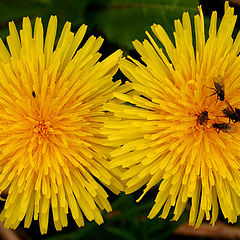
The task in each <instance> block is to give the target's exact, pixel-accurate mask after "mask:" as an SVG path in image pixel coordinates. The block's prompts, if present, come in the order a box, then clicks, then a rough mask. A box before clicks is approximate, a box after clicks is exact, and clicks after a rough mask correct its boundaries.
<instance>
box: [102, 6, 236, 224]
mask: <svg viewBox="0 0 240 240" xmlns="http://www.w3.org/2000/svg"><path fill="white" fill-rule="evenodd" d="M199 12H200V13H199V14H198V15H196V16H195V17H194V26H195V36H196V39H195V41H194V42H195V43H196V49H195V48H194V46H193V37H192V29H191V22H190V17H189V14H188V13H184V14H183V18H182V22H181V21H180V20H176V21H175V22H174V24H175V32H174V38H175V45H174V44H173V43H172V42H171V40H170V39H169V37H168V35H167V34H166V32H165V31H164V29H163V28H162V26H160V25H157V24H154V25H153V26H152V31H153V33H154V34H155V36H156V37H157V38H158V39H159V40H160V41H161V43H162V44H163V46H164V47H165V50H166V53H167V56H166V55H165V54H164V53H163V50H162V49H160V48H159V47H158V45H157V44H156V42H155V41H154V40H153V38H152V37H151V35H150V34H149V33H148V32H146V34H147V36H148V38H149V40H144V41H143V43H141V42H139V41H137V40H136V41H134V43H133V44H134V47H135V48H136V50H137V51H138V53H139V54H140V55H141V60H142V62H143V63H141V62H139V61H137V60H135V59H133V58H131V57H128V59H123V60H121V62H120V69H121V71H122V72H123V73H124V74H125V76H127V77H128V79H130V81H131V82H132V84H131V85H132V88H133V91H132V92H129V93H127V94H120V93H115V94H114V96H115V97H116V98H117V99H119V101H122V103H120V104H119V103H115V102H110V103H106V104H105V105H104V106H105V109H106V110H108V111H110V112H113V113H114V116H113V117H110V118H109V120H108V121H107V122H106V123H105V125H104V126H105V129H104V131H103V133H104V134H106V135H108V139H109V140H110V141H109V142H110V144H109V145H110V146H114V147H115V148H116V149H115V150H114V151H112V153H111V157H112V161H111V166H112V167H118V166H122V167H124V168H126V171H125V172H124V173H123V175H122V180H124V181H127V183H126V185H127V187H126V189H125V192H126V193H132V192H134V191H136V190H137V189H139V188H140V187H142V186H144V185H146V187H145V189H144V191H143V194H142V196H141V197H140V198H139V199H138V201H140V200H141V198H142V197H143V196H144V195H145V194H146V192H147V191H148V190H149V189H151V188H152V187H153V186H155V185H158V184H159V187H158V194H157V197H156V199H155V204H154V206H153V208H152V209H151V211H150V213H149V216H148V217H149V218H153V217H154V216H156V215H157V214H158V213H159V212H160V217H162V218H166V217H167V216H168V214H169V211H170V209H171V208H172V207H173V208H174V211H173V214H174V217H173V220H177V219H179V217H180V216H181V214H182V212H183V211H184V209H185V208H186V206H187V204H188V203H190V205H191V206H190V216H189V224H190V225H193V226H195V227H199V226H200V224H201V222H202V221H203V219H204V218H206V220H211V224H213V225H214V223H215V222H216V220H217V217H218V213H219V206H220V209H221V211H222V213H223V215H224V217H226V218H228V220H229V221H230V222H236V221H237V216H239V214H240V189H239V187H238V186H239V184H240V157H239V156H240V148H239V146H240V134H239V133H240V131H239V127H238V125H239V123H237V122H236V121H235V120H234V119H233V118H232V119H231V118H226V117H228V116H230V117H232V114H236V112H235V110H234V107H236V110H238V107H239V106H240V98H239V89H240V81H239V77H240V57H239V55H238V54H239V50H240V34H238V35H237V37H236V39H235V41H233V39H232V32H233V29H234V25H235V22H236V19H237V17H236V16H234V10H233V8H230V7H229V5H228V3H226V4H225V15H224V17H223V19H222V21H221V24H220V26H219V28H218V29H217V13H216V12H213V13H212V17H211V23H210V27H209V36H208V39H207V40H206V41H205V31H204V17H203V13H202V9H201V7H200V8H199ZM210 88H212V89H210ZM126 102H128V103H131V105H132V106H131V105H130V104H125V103H126ZM229 103H231V105H230V104H229ZM232 106H233V107H232ZM226 111H227V112H226ZM229 112H230V115H229ZM224 113H225V114H224ZM229 120H234V121H235V122H236V123H234V124H233V123H229ZM237 120H238V119H237ZM234 126H235V127H234ZM220 130H222V131H220ZM233 130H234V131H233Z"/></svg>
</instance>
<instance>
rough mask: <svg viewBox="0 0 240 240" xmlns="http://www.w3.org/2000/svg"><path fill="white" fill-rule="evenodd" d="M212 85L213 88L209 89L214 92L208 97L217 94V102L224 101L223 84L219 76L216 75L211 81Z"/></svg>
mask: <svg viewBox="0 0 240 240" xmlns="http://www.w3.org/2000/svg"><path fill="white" fill-rule="evenodd" d="M213 84H214V87H215V88H210V89H213V90H214V93H213V94H211V95H210V96H209V97H211V96H214V95H216V94H217V100H220V101H224V99H225V93H224V82H223V78H222V76H221V75H218V76H217V77H215V78H214V79H213Z"/></svg>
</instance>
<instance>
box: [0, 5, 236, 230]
mask: <svg viewBox="0 0 240 240" xmlns="http://www.w3.org/2000/svg"><path fill="white" fill-rule="evenodd" d="M236 19H237V17H236V16H235V15H234V10H233V8H230V7H229V5H228V2H226V4H225V14H224V17H223V19H222V21H221V24H220V26H219V28H217V13H216V12H213V13H212V17H211V23H210V27H209V34H208V38H207V40H205V38H206V37H205V30H204V17H203V13H202V9H201V7H199V14H198V15H196V16H195V17H194V29H195V39H193V37H192V36H193V33H192V27H191V21H190V17H189V14H188V13H184V14H183V17H182V22H181V21H180V20H176V21H175V22H174V24H175V32H174V38H175V45H174V44H173V43H172V42H171V40H170V39H169V37H168V35H167V33H166V32H165V31H164V29H163V27H162V26H160V25H157V24H154V25H153V26H152V31H153V33H154V35H155V36H156V37H157V38H158V39H159V40H160V42H161V43H162V45H163V46H164V47H165V50H166V54H164V51H163V50H162V49H161V48H160V47H159V46H158V45H157V43H156V42H155V41H154V39H153V38H152V36H151V35H150V34H149V33H148V32H146V34H147V36H148V39H149V40H144V41H143V43H141V42H139V41H137V40H136V41H134V43H133V44H134V47H135V48H136V50H137V51H138V53H139V54H140V56H141V61H138V60H136V59H133V58H132V57H130V56H129V57H127V58H122V51H121V50H118V51H116V52H115V53H113V54H112V55H110V56H109V57H107V58H106V59H104V60H103V61H99V58H100V57H101V54H100V53H99V52H98V50H99V48H100V46H101V45H102V42H103V39H102V38H101V37H99V38H95V37H94V36H91V37H90V38H89V39H88V40H87V41H86V43H85V44H82V46H81V47H80V48H79V45H80V43H81V42H82V39H83V37H84V35H85V32H86V29H87V27H86V26H85V25H82V26H81V27H80V28H79V30H78V31H77V33H76V34H75V35H74V33H72V32H71V30H70V29H71V24H70V23H69V22H67V23H66V24H65V26H64V28H63V30H62V33H61V35H60V38H59V40H58V42H57V43H56V44H55V37H56V31H57V18H56V17H55V16H52V17H51V18H50V20H49V23H48V28H47V32H46V37H45V38H44V31H43V26H42V23H41V19H40V18H37V19H36V21H35V25H34V30H32V26H31V22H30V20H29V18H23V24H22V29H21V30H20V34H19V33H18V31H17V29H16V27H15V24H14V23H13V22H10V23H9V31H10V35H9V36H8V37H7V44H8V49H9V50H8V49H7V47H6V46H5V45H4V43H3V41H2V40H1V39H0V193H2V192H4V191H7V192H8V195H7V198H6V202H5V205H4V209H3V211H2V212H1V214H0V221H2V222H4V226H5V227H6V228H13V229H15V228H16V227H17V226H18V225H19V223H20V222H21V221H22V220H24V221H25V222H24V226H25V227H29V226H30V224H31V222H32V219H34V220H39V225H40V231H41V233H46V232H47V229H48V219H49V213H50V212H52V215H53V221H54V225H55V228H56V229H57V230H61V229H62V227H64V226H67V224H68V219H67V214H68V213H69V211H70V212H71V214H72V216H73V218H74V220H75V221H76V223H77V225H78V226H79V227H81V226H83V225H84V220H83V216H85V217H86V218H87V219H88V220H90V221H91V220H94V221H96V223H98V224H101V223H102V222H103V218H102V215H101V211H102V210H106V211H107V212H109V211H111V205H110V203H109V202H108V200H107V197H108V195H107V193H106V191H105V190H104V187H106V188H108V189H110V190H111V191H112V192H114V193H116V194H118V193H119V192H120V191H125V192H126V193H127V194H128V193H132V192H134V191H136V190H138V189H139V188H141V187H142V186H144V185H146V186H145V189H144V191H143V194H142V195H141V197H140V198H139V199H138V201H140V200H141V198H142V197H143V196H144V195H145V194H146V193H147V191H148V190H149V189H151V188H152V187H153V186H156V185H159V187H158V194H157V197H156V199H155V204H154V206H153V207H152V209H151V211H150V213H149V218H153V217H155V216H156V215H157V214H159V213H160V217H163V218H166V217H167V216H168V214H169V211H170V209H171V208H174V212H173V213H174V217H173V219H174V220H177V219H178V218H179V217H180V216H181V214H182V212H183V211H184V210H185V208H186V206H187V204H188V203H190V216H189V224H190V225H193V226H195V227H199V226H200V224H201V223H202V221H203V219H204V218H205V219H206V220H210V221H211V224H213V225H214V224H215V222H216V220H217V217H218V213H219V207H220V209H221V211H222V213H223V215H224V216H225V217H226V218H228V220H229V221H230V222H236V221H237V217H238V216H239V215H240V189H239V185H240V157H239V156H240V147H239V146H240V134H239V133H240V130H239V123H238V122H239V120H240V109H239V106H240V98H239V89H240V81H239V77H240V57H239V50H240V34H238V35H237V37H236V39H235V40H233V39H232V32H233V29H234V26H235V22H236ZM193 42H194V43H195V46H194V44H193ZM119 66H120V70H121V71H122V72H123V74H124V75H125V76H126V77H127V78H128V79H129V80H130V83H126V84H122V85H121V81H117V82H115V83H113V81H112V78H113V75H114V74H115V73H116V71H117V70H118V68H119ZM211 88H212V89H211ZM238 114H239V115H238ZM230 122H233V123H230ZM50 209H51V211H50Z"/></svg>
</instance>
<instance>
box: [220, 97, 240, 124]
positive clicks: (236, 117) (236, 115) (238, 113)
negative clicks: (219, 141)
mask: <svg viewBox="0 0 240 240" xmlns="http://www.w3.org/2000/svg"><path fill="white" fill-rule="evenodd" d="M225 103H226V104H227V107H226V108H224V109H223V111H222V112H223V114H224V116H225V117H228V118H229V123H230V120H232V121H233V122H234V123H235V122H239V121H240V109H238V108H235V111H234V109H233V108H232V106H231V105H230V104H229V102H228V101H227V100H225Z"/></svg>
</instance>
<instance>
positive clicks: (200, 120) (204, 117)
mask: <svg viewBox="0 0 240 240" xmlns="http://www.w3.org/2000/svg"><path fill="white" fill-rule="evenodd" d="M208 120H209V118H208V111H203V112H202V113H200V114H199V115H198V117H197V124H200V125H204V126H206V125H207V121H208Z"/></svg>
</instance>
